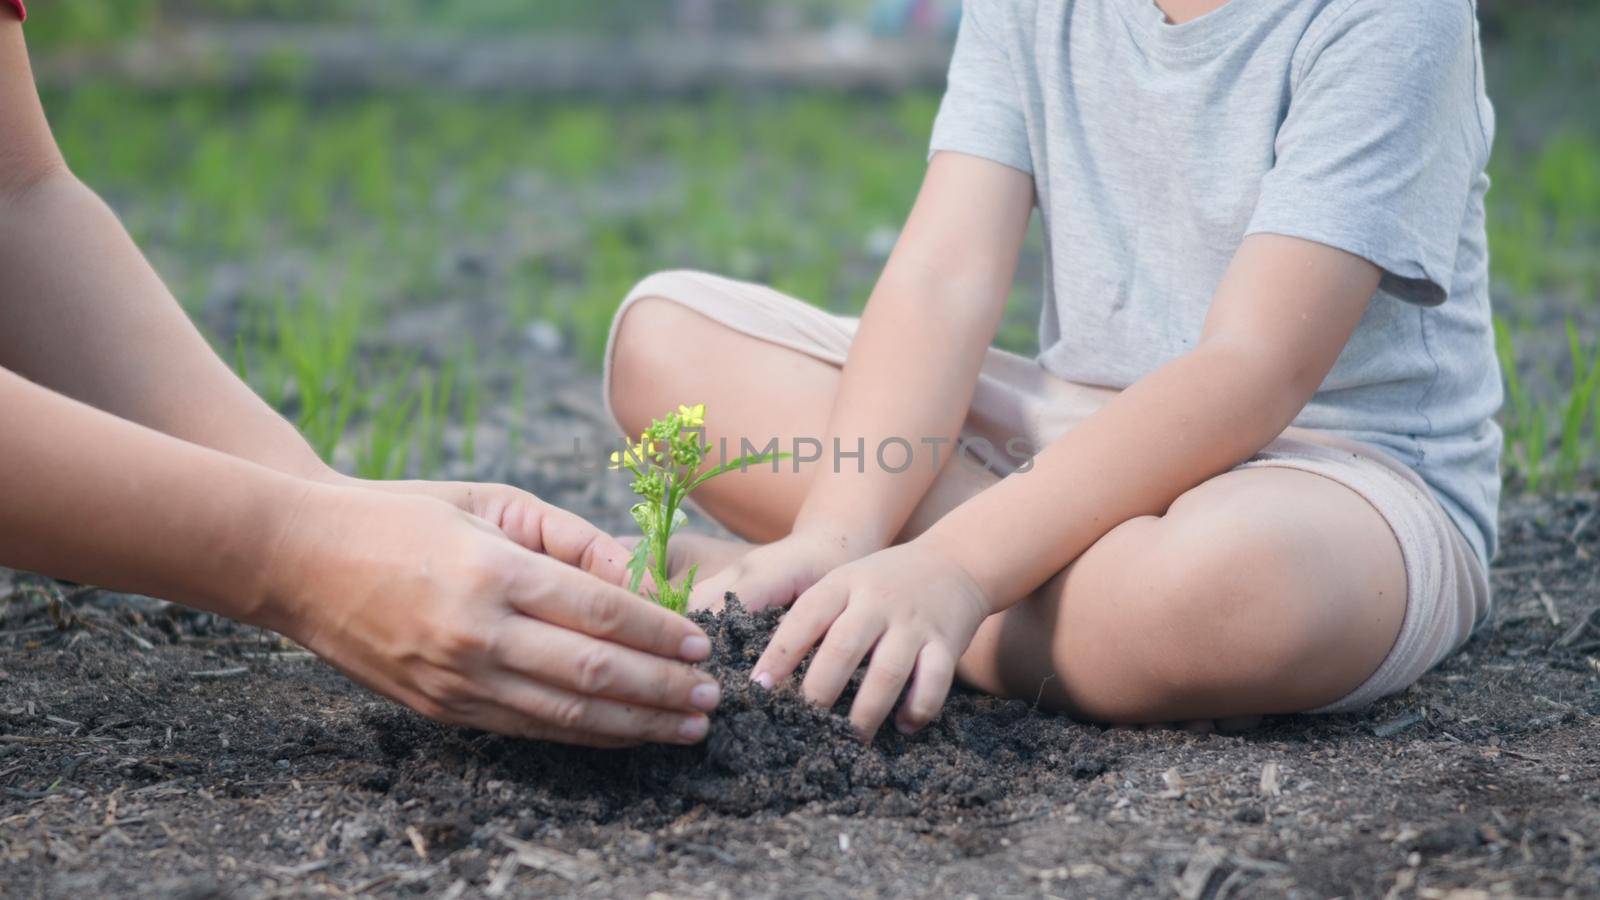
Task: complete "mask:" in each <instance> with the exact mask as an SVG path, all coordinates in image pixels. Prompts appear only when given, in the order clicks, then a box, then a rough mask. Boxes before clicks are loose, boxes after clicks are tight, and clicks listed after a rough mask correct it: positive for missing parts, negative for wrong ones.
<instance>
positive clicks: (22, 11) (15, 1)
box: [0, 0, 28, 21]
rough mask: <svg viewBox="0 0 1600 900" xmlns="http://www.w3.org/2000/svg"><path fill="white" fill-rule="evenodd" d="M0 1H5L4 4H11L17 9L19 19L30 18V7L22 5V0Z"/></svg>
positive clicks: (10, 5) (3, 0)
mask: <svg viewBox="0 0 1600 900" xmlns="http://www.w3.org/2000/svg"><path fill="white" fill-rule="evenodd" d="M0 3H3V4H4V5H6V6H9V7H11V8H12V9H14V10H16V11H17V18H18V19H19V20H23V21H26V20H27V18H28V9H27V7H25V6H23V5H22V0H0Z"/></svg>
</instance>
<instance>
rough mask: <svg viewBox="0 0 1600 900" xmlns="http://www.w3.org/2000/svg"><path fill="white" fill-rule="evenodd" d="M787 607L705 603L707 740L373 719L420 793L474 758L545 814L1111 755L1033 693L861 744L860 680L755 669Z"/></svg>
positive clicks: (776, 794) (631, 815) (980, 779)
mask: <svg viewBox="0 0 1600 900" xmlns="http://www.w3.org/2000/svg"><path fill="white" fill-rule="evenodd" d="M781 616H782V612H781V611H779V610H768V611H764V612H761V613H755V614H752V613H751V612H749V611H748V610H746V609H745V608H744V606H743V605H741V604H740V603H739V601H738V599H737V598H736V597H732V596H731V595H730V598H729V602H728V604H727V606H726V608H725V609H724V610H723V611H721V612H719V613H715V614H712V613H698V614H695V616H694V617H693V618H694V619H695V621H696V622H697V623H698V624H700V625H701V626H702V627H703V628H704V629H705V631H706V633H707V635H708V636H709V637H710V638H711V644H712V648H713V650H712V656H711V658H710V659H709V660H708V661H707V662H706V663H705V664H704V667H705V669H706V670H707V671H709V672H711V673H712V674H714V675H715V676H716V678H717V680H718V682H719V683H720V684H721V685H722V697H723V699H722V704H721V706H720V707H719V708H718V709H717V711H716V713H715V714H714V715H713V717H712V725H711V732H710V734H709V735H708V736H707V738H706V740H705V742H704V743H702V744H700V745H697V746H693V747H676V746H662V745H650V746H643V747H637V748H631V749H625V750H608V751H597V750H585V749H579V748H572V747H563V746H559V745H554V744H543V743H529V742H527V741H521V740H514V739H509V738H502V737H498V736H494V735H487V734H474V733H470V732H463V731H460V730H458V729H451V728H444V727H440V726H436V725H433V724H431V723H428V722H426V721H424V720H422V719H420V718H418V717H416V716H413V715H410V714H407V713H403V712H385V713H383V714H381V715H378V716H376V717H373V718H372V719H370V722H371V726H372V727H373V729H374V730H375V732H376V733H377V735H378V739H379V741H378V742H379V746H380V748H382V750H383V751H384V753H385V754H386V755H387V756H388V757H389V759H390V760H391V761H392V762H393V764H394V765H395V766H396V769H397V771H398V772H399V779H398V781H397V782H396V785H397V789H398V790H402V791H404V790H407V789H408V786H412V785H414V786H416V787H417V788H421V790H418V791H417V796H420V797H424V798H426V797H428V796H430V795H432V796H437V792H434V791H430V790H428V789H427V788H426V785H429V784H430V783H432V782H433V781H435V780H436V779H437V777H438V775H439V774H440V772H441V768H442V769H444V770H445V771H454V772H456V773H458V774H459V773H464V772H466V771H468V770H469V769H471V770H474V771H476V772H477V773H478V774H479V777H481V778H484V779H492V780H497V781H502V782H510V783H513V784H516V785H518V786H519V787H520V790H519V792H518V793H519V794H521V798H520V799H521V802H522V803H523V804H524V806H523V808H524V809H528V810H530V811H532V812H535V813H536V814H538V815H539V816H540V817H541V818H542V819H543V820H545V821H546V822H583V823H596V822H599V823H609V822H614V821H618V820H620V821H623V822H625V823H627V824H630V825H634V826H639V827H648V826H652V825H658V824H660V823H661V822H663V821H665V820H670V819H673V818H676V817H678V816H681V815H684V814H685V813H688V812H690V811H691V810H693V809H695V808H696V807H698V806H704V807H706V808H707V809H709V810H711V811H714V812H717V813H721V814H723V815H731V816H749V815H753V814H756V813H773V812H776V813H781V812H787V811H789V810H792V809H795V808H797V807H800V806H803V805H806V804H813V803H815V804H819V805H820V807H821V808H822V809H824V810H826V811H828V812H833V813H866V814H881V815H910V814H913V813H915V814H919V815H927V814H932V813H937V812H941V811H950V810H960V809H966V808H972V807H979V806H982V805H984V804H987V803H991V802H993V801H996V800H999V799H1001V798H1004V797H1008V796H1012V795H1014V794H1015V793H1016V792H1018V791H1029V790H1032V789H1034V788H1035V787H1037V785H1036V781H1037V778H1036V777H1035V776H1036V775H1037V774H1038V773H1039V772H1040V769H1041V767H1043V768H1044V769H1046V770H1048V771H1049V772H1051V773H1052V774H1053V777H1052V778H1051V781H1052V783H1057V782H1056V779H1057V778H1059V775H1060V773H1062V772H1070V773H1071V774H1072V775H1073V776H1074V777H1076V778H1088V777H1091V776H1094V775H1098V774H1100V773H1101V772H1103V771H1105V770H1106V768H1107V767H1108V765H1109V764H1110V762H1111V758H1110V755H1109V754H1108V753H1107V751H1106V750H1105V748H1104V746H1103V742H1102V740H1101V738H1100V732H1099V730H1098V729H1095V728H1090V727H1086V726H1081V725H1077V724H1075V723H1072V722H1070V721H1069V720H1067V719H1065V718H1063V717H1060V716H1056V715H1053V714H1049V713H1044V712H1041V711H1038V710H1035V709H1034V708H1032V707H1031V706H1030V705H1029V704H1027V703H1025V702H1022V701H1007V700H999V699H996V698H993V697H987V696H981V695H977V694H970V693H961V692H958V693H957V694H956V695H955V696H953V697H952V698H951V701H950V703H949V704H948V705H947V707H946V710H945V713H944V715H943V717H942V718H941V719H940V721H939V722H936V723H935V724H934V725H932V726H930V727H929V728H928V729H926V730H925V731H923V732H922V733H921V734H918V735H914V736H911V737H906V736H904V735H901V734H899V733H898V732H896V731H894V730H893V729H892V728H885V729H882V730H881V731H880V732H879V735H878V737H877V739H876V740H875V741H874V742H873V743H872V744H871V745H866V744H863V743H862V742H861V741H860V740H859V739H858V738H857V737H856V735H855V733H854V732H853V731H852V730H851V727H850V723H849V721H848V720H847V719H846V718H845V716H844V715H843V714H842V713H843V712H845V711H846V710H848V708H849V701H850V698H851V695H852V691H853V685H852V691H846V694H845V696H844V697H843V698H841V700H840V702H839V705H838V706H837V707H836V708H835V709H834V710H823V709H818V708H816V707H815V706H812V705H811V704H810V703H808V702H806V701H805V699H804V698H802V697H801V696H800V694H799V693H798V691H797V690H796V689H795V688H794V687H793V686H792V685H793V684H794V683H795V682H796V681H797V679H790V682H789V684H786V685H784V686H780V687H779V688H778V689H776V690H772V691H769V690H767V689H765V688H763V687H761V686H760V685H757V684H755V683H754V682H752V681H751V680H750V671H751V668H752V666H754V664H755V661H756V659H757V658H758V657H759V656H760V654H761V651H762V649H763V648H765V647H766V644H767V640H768V638H769V637H770V636H771V634H772V631H773V629H774V628H775V627H776V626H777V623H778V621H779V620H780V618H781ZM857 677H858V678H859V675H858V676H857ZM452 793H454V792H452ZM406 799H411V798H406ZM452 805H453V804H452Z"/></svg>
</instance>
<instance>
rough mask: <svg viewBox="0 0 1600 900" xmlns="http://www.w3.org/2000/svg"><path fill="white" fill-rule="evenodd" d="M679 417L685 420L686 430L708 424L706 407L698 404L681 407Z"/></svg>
mask: <svg viewBox="0 0 1600 900" xmlns="http://www.w3.org/2000/svg"><path fill="white" fill-rule="evenodd" d="M678 417H679V418H680V419H682V420H683V425H684V427H685V428H699V427H700V426H701V425H704V424H705V423H706V405H705V404H704V403H696V404H695V405H693V406H681V405H680V406H679V407H678Z"/></svg>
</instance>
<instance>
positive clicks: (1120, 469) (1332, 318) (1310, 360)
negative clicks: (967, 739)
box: [925, 234, 1381, 610]
mask: <svg viewBox="0 0 1600 900" xmlns="http://www.w3.org/2000/svg"><path fill="white" fill-rule="evenodd" d="M1380 274H1381V273H1380V271H1379V269H1378V268H1377V267H1376V266H1374V265H1373V264H1372V263H1370V262H1368V261H1366V260H1364V259H1361V258H1360V257H1357V256H1353V255H1351V254H1349V253H1346V252H1344V251H1342V250H1337V249H1334V248H1332V247H1328V246H1325V245H1322V244H1317V243H1313V242H1310V241H1305V240H1300V239H1298V238H1290V237H1283V236H1279V235H1271V234H1262V235H1254V236H1251V237H1248V238H1246V239H1245V241H1244V243H1243V244H1242V246H1241V247H1240V249H1239V251H1238V254H1237V255H1236V256H1235V257H1234V260H1233V262H1232V264H1231V265H1230V266H1229V268H1228V271H1227V273H1226V275H1224V277H1223V280H1222V284H1221V285H1220V286H1219V287H1218V289H1217V293H1216V296H1215V299H1214V300H1213V303H1212V306H1211V310H1210V312H1209V314H1208V315H1207V318H1206V323H1205V328H1204V330H1203V332H1202V335H1201V339H1200V341H1199V343H1198V344H1197V345H1196V346H1195V348H1194V349H1193V350H1191V351H1190V352H1188V353H1186V354H1184V355H1183V356H1181V357H1179V358H1177V359H1175V360H1173V361H1172V362H1171V363H1168V364H1167V365H1165V366H1163V367H1161V368H1160V369H1157V370H1156V371H1154V372H1152V373H1150V374H1149V375H1148V376H1146V377H1145V378H1144V379H1142V380H1140V381H1139V382H1137V383H1136V384H1134V385H1133V386H1131V387H1130V388H1128V389H1127V390H1126V391H1123V392H1122V393H1121V394H1119V395H1118V396H1117V397H1116V398H1115V399H1114V400H1112V401H1111V402H1110V403H1108V404H1106V406H1105V407H1104V408H1103V409H1102V410H1100V411H1099V412H1098V413H1096V414H1095V415H1093V416H1091V417H1089V418H1088V419H1087V420H1086V421H1085V422H1084V423H1083V424H1082V425H1079V426H1078V427H1077V428H1074V429H1073V430H1072V431H1070V432H1069V433H1068V434H1066V435H1064V436H1063V437H1062V438H1060V439H1059V440H1057V441H1056V442H1055V443H1054V444H1052V445H1051V446H1049V447H1048V448H1046V449H1045V450H1044V451H1043V452H1041V453H1040V454H1039V455H1038V457H1036V459H1035V461H1034V462H1035V464H1034V467H1033V469H1032V470H1031V471H1029V472H1028V473H1027V474H1025V475H1021V476H1015V477H1012V478H1008V479H1006V480H1005V481H1002V482H1001V483H1000V484H998V485H996V486H995V487H994V488H992V489H991V490H989V491H986V492H984V493H983V494H981V495H979V496H977V497H974V498H973V499H972V500H970V501H968V502H967V503H966V504H963V505H962V506H961V507H959V508H958V509H956V510H955V511H954V512H953V513H951V514H950V515H949V516H947V517H946V518H945V519H944V520H942V521H940V522H939V523H937V524H936V525H935V526H934V527H933V528H932V529H930V530H929V532H928V533H927V535H925V539H926V541H927V542H928V544H929V545H930V546H931V547H935V548H937V549H939V550H940V551H941V552H944V553H948V554H949V555H950V557H951V558H952V559H954V560H957V561H958V562H959V564H960V565H961V566H962V567H963V568H964V569H966V570H967V571H968V572H970V573H971V574H972V576H973V578H974V580H975V581H976V582H977V583H978V584H979V585H980V587H981V588H982V590H983V592H984V594H985V595H986V596H987V597H988V598H989V601H990V603H991V608H992V610H999V609H1004V608H1006V607H1008V606H1010V605H1011V604H1013V603H1015V602H1016V601H1017V600H1019V599H1021V598H1022V597H1024V596H1026V595H1027V594H1028V593H1029V592H1030V591H1032V590H1033V589H1034V588H1036V587H1038V586H1039V585H1040V584H1042V583H1043V582H1044V581H1045V580H1046V579H1048V578H1049V577H1051V576H1052V575H1054V574H1055V573H1056V572H1059V571H1060V570H1061V569H1062V568H1063V567H1064V566H1065V565H1066V564H1067V563H1069V562H1071V561H1072V560H1073V559H1075V558H1076V557H1077V556H1078V554H1080V553H1082V552H1083V551H1084V550H1085V549H1087V548H1088V547H1089V545H1090V544H1092V543H1093V542H1094V541H1095V540H1097V539H1099V538H1100V537H1101V536H1102V535H1104V534H1105V533H1106V532H1107V531H1109V530H1110V529H1111V528H1112V527H1114V526H1116V525H1117V524H1119V523H1121V522H1125V521H1127V520H1128V519H1131V518H1134V517H1136V516H1142V515H1159V514H1161V513H1162V512H1163V511H1165V510H1166V508H1167V506H1168V505H1169V504H1171V503H1172V501H1173V500H1175V499H1177V497H1178V496H1179V495H1180V494H1182V493H1183V492H1184V491H1186V490H1188V489H1189V488H1192V487H1194V486H1195V485H1197V484H1199V483H1201V482H1202V481H1204V480H1206V479H1208V478H1210V477H1212V476H1214V475H1217V474H1219V473H1221V472H1224V471H1226V470H1227V469H1229V468H1232V467H1233V466H1235V465H1237V464H1239V463H1240V462H1243V461H1244V460H1246V459H1248V458H1249V457H1250V456H1251V455H1253V454H1254V453H1256V452H1257V451H1259V450H1260V449H1261V448H1262V447H1264V446H1266V445H1267V444H1268V443H1269V442H1271V441H1272V440H1273V439H1274V438H1276V437H1277V436H1278V435H1279V434H1281V433H1282V432H1283V430H1284V429H1285V428H1287V427H1288V426H1289V424H1290V423H1291V422H1292V421H1293V420H1294V418H1295V416H1297V415H1298V414H1299V413H1300V410H1301V409H1303V408H1304V407H1305V405H1306V403H1308V402H1309V401H1310V400H1311V397H1312V395H1314V394H1315V393H1316V391H1317V388H1318V387H1319V386H1320V385H1321V384H1322V380H1323V379H1324V378H1325V377H1326V376H1327V374H1328V372H1329V371H1330V370H1331V369H1332V368H1333V364H1334V361H1335V360H1337V359H1338V356H1339V353H1340V351H1341V350H1343V349H1344V345H1345V343H1346V342H1347V341H1348V340H1349V338H1350V335H1351V334H1352V333H1353V332H1354V331H1355V327H1356V324H1357V323H1358V322H1359V321H1360V320H1361V316H1362V314H1363V312H1365V310H1366V307H1367V303H1368V301H1369V300H1371V298H1372V296H1373V293H1374V291H1376V290H1377V286H1378V280H1379V276H1380Z"/></svg>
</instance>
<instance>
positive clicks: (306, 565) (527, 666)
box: [253, 484, 719, 746]
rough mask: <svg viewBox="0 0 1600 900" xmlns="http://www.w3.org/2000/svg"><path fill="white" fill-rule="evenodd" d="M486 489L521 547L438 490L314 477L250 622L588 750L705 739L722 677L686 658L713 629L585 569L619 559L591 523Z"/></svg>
mask: <svg viewBox="0 0 1600 900" xmlns="http://www.w3.org/2000/svg"><path fill="white" fill-rule="evenodd" d="M508 490H509V489H508ZM474 493H475V494H476V491H475V492H474ZM489 493H496V494H498V495H499V500H494V501H481V498H480V499H475V500H471V501H468V505H469V506H470V505H472V504H474V503H479V502H484V503H485V505H483V506H482V507H481V508H480V509H478V510H477V511H478V512H479V513H491V514H492V513H494V512H495V510H496V509H499V511H500V512H501V513H503V515H501V516H500V519H501V521H503V522H506V523H507V524H508V525H509V527H510V529H511V531H512V532H514V533H515V534H516V536H517V537H518V538H519V541H518V542H513V541H512V540H508V539H507V534H506V533H505V532H503V531H502V530H501V529H500V528H497V527H496V526H495V525H494V524H492V521H493V517H492V516H482V515H475V514H473V513H472V512H467V511H465V510H463V509H462V508H460V507H459V506H457V505H452V504H451V503H449V502H446V501H443V500H441V499H439V498H437V497H429V496H422V495H420V494H418V493H408V492H402V491H395V490H389V489H386V490H371V489H368V488H365V487H352V486H343V485H338V486H335V485H326V484H314V485H311V486H310V487H309V489H308V490H307V492H306V495H305V498H304V499H303V500H302V501H301V504H300V508H299V510H298V512H297V513H296V515H295V516H294V517H293V520H292V524H291V525H290V527H289V528H288V530H287V533H286V534H285V535H284V536H283V537H282V538H281V540H280V542H279V548H280V549H279V550H278V551H277V552H276V553H275V554H274V558H273V560H272V565H271V566H270V567H269V570H268V571H269V574H268V575H267V576H266V577H265V581H266V583H265V585H264V587H263V590H262V592H261V595H262V602H261V603H260V604H259V607H258V611H257V615H255V616H254V617H253V618H254V619H255V620H256V621H259V622H261V623H262V624H264V625H268V626H269V627H273V628H275V629H277V630H279V631H282V632H283V633H285V634H288V635H289V636H291V637H293V638H294V639H296V640H298V641H300V642H301V643H302V644H304V645H306V646H307V647H309V648H310V649H311V650H313V651H314V652H316V653H317V654H318V655H320V656H322V657H323V658H325V659H327V660H328V661H329V662H331V663H332V664H333V665H335V666H337V667H338V668H339V669H341V670H342V671H344V672H345V673H347V674H348V675H350V677H352V678H354V679H355V680H356V681H359V682H361V683H362V684H364V685H366V686H367V687H370V688H372V689H373V690H375V691H378V692H379V693H382V694H385V695H387V696H389V697H392V698H394V699H396V700H399V701H400V702H402V703H404V704H406V705H407V706H410V707H411V708H412V709H415V710H417V711H418V712H420V713H422V714H423V715H426V716H428V717H430V718H433V719H438V720H440V721H443V722H448V723H452V724H458V725H466V726H470V727H474V728H481V729H484V730H487V731H494V732H498V733H501V734H508V735H514V736H519V737H528V738H536V739H544V740H553V741H562V742H566V743H574V744H585V745H590V746H618V745H623V744H628V743H635V742H639V741H662V742H668V743H694V742H696V741H699V740H700V739H702V738H703V737H705V734H706V731H707V729H708V727H709V723H708V721H707V719H706V716H705V712H707V711H709V710H711V709H713V708H714V707H715V706H716V704H717V701H718V699H719V691H718V687H717V684H716V682H715V681H714V680H713V679H712V678H711V677H710V676H709V675H706V674H705V673H702V672H699V671H696V670H695V669H694V668H692V667H691V666H689V665H686V664H685V663H686V662H693V661H698V660H701V659H704V658H705V657H706V656H707V655H709V652H710V643H709V641H708V640H707V639H706V637H705V635H704V633H702V632H701V631H700V630H699V629H698V628H697V627H695V625H694V624H693V623H692V622H690V621H688V620H687V619H684V618H682V617H681V616H677V615H674V614H672V613H670V612H668V611H666V610H664V609H660V608H658V607H656V606H654V605H653V604H651V603H649V602H648V601H645V600H643V599H641V598H639V597H637V596H634V595H633V594H630V593H628V592H627V591H625V590H622V589H621V588H619V587H615V586H614V585H611V584H607V583H606V582H605V581H602V580H601V579H599V578H595V577H593V576H591V575H590V574H588V573H587V572H586V571H584V570H583V569H581V568H578V567H577V565H583V566H584V567H586V568H588V569H590V570H596V571H600V572H601V573H606V572H609V570H610V566H611V565H612V564H613V563H614V562H615V559H614V553H615V552H618V551H616V550H615V549H613V548H612V547H611V546H610V545H614V543H615V542H613V541H610V539H609V538H605V537H604V535H601V534H600V533H599V532H598V531H596V530H595V529H594V528H593V527H592V526H589V525H588V524H587V523H585V522H583V521H582V520H581V519H578V518H577V517H575V516H570V515H568V514H565V513H560V512H559V511H556V510H553V509H552V508H551V507H549V506H547V505H545V504H543V503H541V502H539V501H537V500H535V499H533V498H532V497H531V496H529V495H525V494H521V492H516V493H517V494H519V495H520V496H518V497H512V495H510V494H506V493H504V492H494V491H490V492H489ZM508 499H509V500H513V501H514V502H510V503H501V502H500V501H505V500H508ZM519 543H520V544H521V545H519ZM530 547H537V548H539V549H542V550H544V551H546V553H540V552H534V551H533V550H531V549H530ZM547 553H548V554H550V555H546V554H547Z"/></svg>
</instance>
